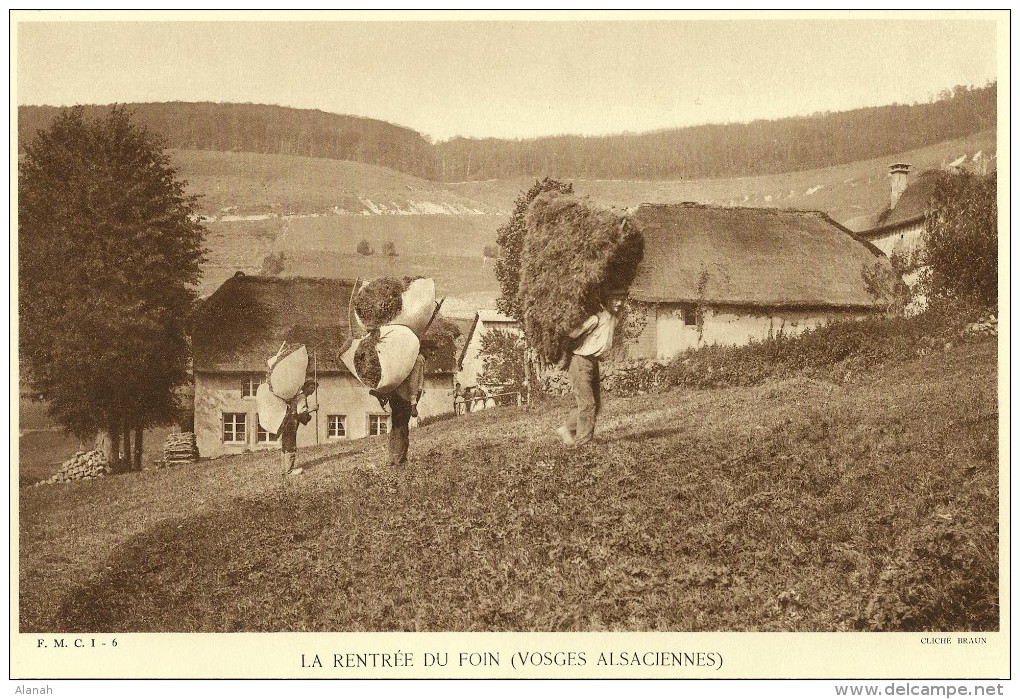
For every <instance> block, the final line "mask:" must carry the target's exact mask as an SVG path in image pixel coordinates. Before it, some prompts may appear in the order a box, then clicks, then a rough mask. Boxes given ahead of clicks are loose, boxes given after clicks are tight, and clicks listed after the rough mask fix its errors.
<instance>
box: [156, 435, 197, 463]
mask: <svg viewBox="0 0 1020 699" xmlns="http://www.w3.org/2000/svg"><path fill="white" fill-rule="evenodd" d="M197 460H198V445H197V444H196V442H195V433H194V432H174V433H171V434H168V435H167V437H166V440H164V442H163V466H180V465H182V464H193V463H195V461H197Z"/></svg>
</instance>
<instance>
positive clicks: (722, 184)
mask: <svg viewBox="0 0 1020 699" xmlns="http://www.w3.org/2000/svg"><path fill="white" fill-rule="evenodd" d="M978 151H984V152H985V153H990V152H994V151H995V134H994V133H993V132H983V133H980V134H975V135H973V136H969V137H967V138H962V139H958V140H955V141H949V142H946V143H942V144H938V145H935V146H930V147H927V148H922V149H918V150H914V151H909V152H906V153H897V154H894V155H890V156H888V157H884V158H876V159H874V160H869V161H862V162H856V163H850V164H848V165H842V166H838V167H831V168H826V169H822V170H810V171H804V172H791V173H783V174H778V175H767V176H760V177H740V178H729V179H716V180H706V179H702V180H677V181H659V180H574V181H573V184H574V189H575V191H576V192H577V193H578V194H579V195H581V196H590V197H591V198H592V199H594V200H596V201H598V202H600V203H602V204H605V205H607V206H616V207H623V208H627V207H631V206H636V205H638V204H641V203H644V202H653V203H670V202H682V201H695V202H702V203H708V204H714V205H719V206H754V207H780V208H793V209H811V210H817V211H824V212H826V213H828V214H829V215H830V216H832V217H833V218H834V219H835V220H837V221H840V222H843V221H846V220H848V219H852V218H856V217H859V216H862V215H865V214H874V213H877V212H879V211H881V210H882V209H883V208H884V207H885V206H887V205H888V198H889V180H888V176H887V172H888V165H889V163H892V162H897V161H901V162H908V163H912V164H913V165H914V166H915V172H917V171H922V170H925V169H929V168H933V167H939V166H941V165H943V164H944V163H947V162H951V161H953V160H955V159H957V158H958V157H959V156H961V155H966V156H967V157H968V158H970V157H972V156H973V155H974V154H975V153H977V152H978ZM173 157H174V160H175V162H176V163H177V164H178V166H179V167H180V169H181V170H180V171H181V174H182V176H184V177H185V178H186V179H187V180H188V181H189V183H190V184H189V191H191V192H193V193H196V194H200V195H202V204H201V210H202V211H203V212H204V214H205V215H207V216H213V217H215V218H216V219H217V220H214V221H211V222H208V223H207V224H206V227H207V229H208V232H209V233H208V237H207V240H206V246H207V247H208V248H209V250H210V253H209V260H208V262H207V264H206V266H205V268H204V270H203V279H202V290H201V291H202V294H209V293H212V292H213V291H215V289H216V288H217V287H218V286H219V285H220V284H222V283H223V281H224V280H225V279H227V278H229V277H230V276H231V275H233V274H234V273H235V272H236V271H238V270H240V271H244V272H246V273H249V274H255V273H258V272H259V270H260V269H261V266H262V261H263V259H264V258H265V257H266V255H267V254H269V253H270V252H274V251H282V252H283V253H284V254H285V255H286V257H287V260H288V262H287V267H286V271H285V274H286V275H312V276H318V275H324V276H359V275H360V276H372V275H375V274H378V273H381V272H380V271H381V270H384V269H387V267H385V264H389V263H384V262H382V261H379V260H373V259H371V258H361V257H354V256H353V254H354V253H355V249H356V247H357V244H358V242H359V241H360V240H362V239H365V240H368V241H369V243H371V244H372V245H373V246H374V247H375V248H376V250H377V251H381V250H382V247H383V245H384V244H386V243H387V242H393V243H394V245H396V248H397V252H398V253H400V255H401V257H405V256H414V257H428V258H440V257H443V258H447V259H446V260H444V261H442V262H437V261H436V260H435V259H429V260H427V261H424V262H422V261H415V262H413V263H412V262H409V261H406V260H405V261H404V262H402V263H400V264H403V265H407V264H414V265H419V266H420V268H421V269H424V270H429V271H427V272H426V271H422V272H419V273H423V274H424V273H431V271H436V270H439V272H438V273H441V274H442V275H443V280H444V283H445V284H446V285H447V287H448V288H450V289H452V290H453V291H452V292H451V293H456V294H459V295H462V296H464V295H469V294H474V295H478V296H479V297H481V298H488V297H490V296H491V295H492V293H493V291H494V290H495V288H496V287H495V280H494V279H492V278H491V275H485V274H478V273H476V272H473V271H472V270H471V266H472V265H473V264H474V262H473V261H472V262H468V260H477V261H478V262H479V266H480V262H481V253H482V249H483V248H484V247H485V246H486V245H489V244H492V243H493V242H495V235H496V229H497V228H499V226H501V225H503V224H504V223H506V221H507V220H508V218H509V213H510V211H511V210H512V208H513V204H514V201H515V200H516V198H517V197H518V196H520V194H521V193H522V192H523V191H525V190H526V189H527V188H528V187H529V186H530V185H531V184H532V183H533V182H534V178H517V179H511V180H490V181H486V182H461V183H447V184H437V183H434V182H429V181H427V180H422V179H419V178H415V177H411V176H409V175H404V174H401V173H398V172H394V171H392V170H388V169H386V168H382V167H376V166H372V165H364V164H361V163H350V162H345V161H337V160H326V159H317V158H300V157H294V156H272V155H258V154H252V153H216V152H209V151H175V152H174V153H173ZM568 179H569V178H568ZM338 208H339V209H342V210H343V212H345V213H340V214H338V213H337V212H338ZM397 211H401V212H404V213H395V212H397ZM412 211H416V212H418V213H408V212H412ZM424 211H432V212H434V213H422V212H424ZM377 212H378V213H377ZM475 212H480V213H475ZM285 214H299V217H296V218H283V215H285ZM308 214H316V216H314V217H312V216H308ZM246 215H247V216H253V215H256V216H257V215H262V216H267V215H268V216H271V218H268V219H266V220H241V221H224V220H222V219H223V218H224V217H228V218H229V217H239V216H246ZM454 268H457V273H453V269H454Z"/></svg>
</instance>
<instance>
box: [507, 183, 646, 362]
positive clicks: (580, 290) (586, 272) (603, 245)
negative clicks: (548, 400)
mask: <svg viewBox="0 0 1020 699" xmlns="http://www.w3.org/2000/svg"><path fill="white" fill-rule="evenodd" d="M527 224H528V229H527V233H526V234H525V238H524V250H523V254H522V256H521V285H520V298H521V309H522V310H523V314H524V318H523V320H524V330H525V333H526V334H527V337H528V341H529V342H530V343H531V345H532V346H533V347H534V348H535V349H536V350H538V352H539V353H540V354H541V355H542V356H543V357H544V358H545V359H546V360H547V361H551V362H554V361H557V360H558V359H559V358H560V357H561V356H562V354H563V353H564V352H565V351H566V350H567V348H568V346H569V344H570V339H569V337H568V333H569V332H570V330H571V329H572V328H575V327H576V326H577V325H579V324H580V323H581V322H583V321H584V319H585V318H586V317H588V316H589V315H591V314H592V313H596V312H598V310H599V307H600V293H601V291H602V290H603V289H608V288H617V287H622V288H626V287H628V286H630V284H631V282H632V281H633V280H634V275H635V274H636V273H637V265H638V263H639V262H640V261H641V257H642V254H643V252H644V239H643V238H642V236H641V234H640V232H638V231H637V230H636V229H634V228H633V227H632V226H630V225H628V222H627V219H626V217H625V216H623V215H622V213H618V212H615V211H609V210H607V209H603V208H599V207H596V206H593V205H592V204H591V203H589V202H588V201H586V200H583V199H578V198H577V197H574V196H570V195H565V194H559V193H555V192H548V193H546V194H543V195H541V196H539V197H537V198H536V199H535V201H533V202H532V204H531V207H530V208H529V210H528V216H527Z"/></svg>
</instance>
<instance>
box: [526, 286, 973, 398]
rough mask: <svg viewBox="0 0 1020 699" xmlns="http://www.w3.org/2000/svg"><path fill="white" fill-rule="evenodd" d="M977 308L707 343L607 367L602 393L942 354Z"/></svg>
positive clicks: (740, 380)
mask: <svg viewBox="0 0 1020 699" xmlns="http://www.w3.org/2000/svg"><path fill="white" fill-rule="evenodd" d="M981 315H982V312H981V309H980V307H979V306H974V305H968V304H965V303H950V302H945V303H942V304H939V305H936V306H933V307H932V308H930V309H928V310H927V311H925V312H924V313H921V314H919V315H916V316H913V317H910V318H903V317H888V316H881V317H869V318H865V319H863V320H845V321H836V322H833V323H829V324H828V325H824V326H820V327H818V328H813V329H809V330H806V331H805V332H803V333H802V334H800V335H797V336H790V335H786V334H784V333H782V332H778V333H775V334H772V335H770V336H769V337H767V338H765V339H763V340H755V341H752V342H750V343H748V344H746V345H743V346H739V347H733V346H720V345H709V346H707V347H700V348H697V349H691V350H688V351H686V352H684V353H683V354H681V355H680V356H678V357H677V358H675V359H673V360H671V361H658V360H648V359H644V360H641V359H638V360H631V361H626V362H622V363H607V364H606V365H605V366H604V368H603V371H602V388H603V389H604V390H606V391H608V392H610V393H614V394H617V395H635V394H640V393H647V392H649V391H654V390H659V389H664V388H671V387H683V388H692V389H709V388H724V387H731V386H754V385H758V384H761V383H763V382H764V381H766V380H767V379H769V378H771V377H776V376H789V375H792V374H795V373H797V372H803V371H808V372H811V371H821V372H830V371H836V372H838V373H839V376H840V378H843V377H844V376H845V375H846V374H847V373H848V372H849V373H852V372H853V371H856V370H859V369H863V368H866V367H868V366H871V365H874V364H877V363H880V362H885V361H891V360H902V359H911V358H914V357H917V356H923V355H925V354H928V353H930V352H933V351H936V350H938V349H941V348H942V347H943V346H944V345H945V344H946V343H947V342H950V341H952V340H954V339H955V338H957V337H958V336H959V335H960V334H961V332H962V331H963V330H964V328H965V327H966V326H967V325H968V323H969V322H970V321H973V320H975V319H978V318H980V317H981ZM543 384H544V385H543V388H544V390H546V391H547V392H552V393H563V392H567V391H569V390H570V386H569V381H568V379H567V377H566V375H565V374H562V372H551V373H549V374H547V375H546V376H545V377H544V381H543Z"/></svg>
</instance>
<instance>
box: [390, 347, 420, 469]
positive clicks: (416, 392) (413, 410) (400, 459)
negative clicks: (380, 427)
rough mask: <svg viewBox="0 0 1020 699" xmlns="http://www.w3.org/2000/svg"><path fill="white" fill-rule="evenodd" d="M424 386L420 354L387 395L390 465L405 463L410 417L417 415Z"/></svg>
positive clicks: (404, 464) (408, 441)
mask: <svg viewBox="0 0 1020 699" xmlns="http://www.w3.org/2000/svg"><path fill="white" fill-rule="evenodd" d="M424 386H425V358H424V357H422V356H421V355H420V354H419V355H418V359H417V360H415V363H414V368H413V369H412V370H411V374H410V376H408V377H407V378H406V379H405V380H404V382H403V383H402V384H400V385H399V386H397V390H395V391H394V392H393V393H391V394H390V396H389V405H390V436H389V443H388V446H389V453H390V465H391V466H406V465H407V449H408V447H409V446H410V438H409V434H408V432H409V429H408V426H409V424H410V422H411V417H417V415H418V399H419V398H421V394H422V389H423V388H424Z"/></svg>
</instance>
